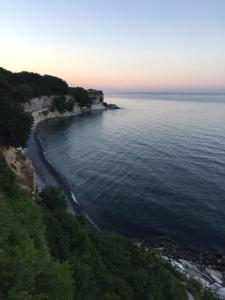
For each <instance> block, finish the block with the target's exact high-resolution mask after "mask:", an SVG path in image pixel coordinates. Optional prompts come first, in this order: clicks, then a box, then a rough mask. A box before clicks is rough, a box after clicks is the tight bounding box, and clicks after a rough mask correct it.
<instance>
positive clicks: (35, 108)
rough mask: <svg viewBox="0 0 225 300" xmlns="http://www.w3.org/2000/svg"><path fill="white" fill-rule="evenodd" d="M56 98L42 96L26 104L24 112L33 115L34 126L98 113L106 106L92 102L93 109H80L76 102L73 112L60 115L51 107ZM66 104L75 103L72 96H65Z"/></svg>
mask: <svg viewBox="0 0 225 300" xmlns="http://www.w3.org/2000/svg"><path fill="white" fill-rule="evenodd" d="M55 97H56V96H42V97H37V98H33V99H31V100H30V101H29V102H27V103H25V104H24V110H25V111H27V112H30V113H32V116H33V118H34V125H36V124H38V123H39V122H41V121H43V120H47V119H52V118H64V117H69V116H74V115H78V114H81V113H84V112H90V111H96V110H104V109H105V106H104V105H103V103H102V102H98V101H97V102H92V105H91V108H87V107H82V108H80V107H79V105H78V103H77V102H75V104H74V105H73V109H72V110H71V111H65V112H63V113H60V112H59V111H57V110H55V111H52V110H51V107H52V104H53V101H54V99H55ZM64 97H65V100H66V102H69V101H74V98H73V97H72V96H69V95H66V96H64Z"/></svg>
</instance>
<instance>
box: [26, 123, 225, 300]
mask: <svg viewBox="0 0 225 300" xmlns="http://www.w3.org/2000/svg"><path fill="white" fill-rule="evenodd" d="M45 121H46V120H44V121H41V122H40V123H38V124H36V125H35V127H34V128H33V131H32V134H31V137H30V140H32V145H31V144H30V143H29V145H28V148H27V150H28V151H27V152H28V153H27V156H28V158H29V159H30V160H31V162H32V164H33V167H34V171H35V175H36V176H37V179H38V181H39V183H40V181H41V182H42V183H41V185H42V188H44V187H46V186H48V185H52V184H51V182H52V183H53V185H55V186H58V187H59V188H61V189H62V190H63V191H64V194H65V197H66V199H67V202H68V205H69V208H68V210H69V212H70V213H72V214H73V215H75V214H80V215H81V216H82V217H83V218H84V219H85V221H86V222H87V224H89V225H90V226H93V227H94V228H95V229H97V230H99V231H101V229H100V228H99V227H98V226H97V225H96V224H95V223H94V222H93V221H92V220H91V219H90V218H89V217H88V215H87V214H86V213H85V212H84V210H83V209H82V206H81V205H80V204H79V203H78V201H77V199H76V196H75V195H74V194H73V192H72V190H71V188H70V186H69V184H68V182H67V181H66V178H65V177H64V176H63V175H62V174H60V172H58V171H57V170H56V169H55V167H53V166H52V165H51V164H50V163H49V161H48V159H47V157H46V154H45V151H44V148H43V145H42V142H41V139H40V137H39V135H40V124H43V122H45ZM31 153H32V154H34V153H36V155H29V154H31ZM37 155H38V158H37ZM31 156H32V157H31ZM35 159H38V160H39V161H35ZM39 163H42V168H39V170H38V168H37V164H39ZM43 168H45V169H46V170H47V172H46V174H45V177H48V176H50V177H51V179H50V180H49V178H47V180H46V178H45V179H44V180H43V178H41V177H42V174H41V173H42V172H45V171H46V170H43ZM49 182H50V184H49ZM39 188H41V186H39ZM133 240H134V241H135V239H133ZM135 244H136V245H137V246H138V247H144V248H145V250H146V251H149V250H150V249H153V250H154V249H155V250H156V251H158V252H159V255H160V256H161V258H162V259H163V260H164V261H165V262H167V263H169V264H171V265H172V266H173V267H174V268H175V269H176V270H177V271H178V272H180V273H181V274H183V275H185V276H186V277H187V278H193V279H196V280H197V281H199V282H200V283H201V285H202V286H203V287H204V288H208V289H210V290H212V291H213V292H215V293H216V294H218V290H220V289H224V292H225V256H224V254H223V253H216V252H215V251H213V250H212V251H211V252H210V251H208V252H200V251H192V250H188V249H184V248H182V247H179V246H178V245H177V244H176V243H175V242H173V241H171V240H170V239H169V238H168V237H159V240H158V241H157V242H153V243H152V244H151V243H147V242H144V241H139V240H138V239H136V242H135ZM221 299H225V298H221Z"/></svg>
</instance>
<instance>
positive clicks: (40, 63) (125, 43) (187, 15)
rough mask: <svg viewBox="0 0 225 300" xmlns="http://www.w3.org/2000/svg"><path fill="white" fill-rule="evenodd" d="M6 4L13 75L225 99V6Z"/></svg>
mask: <svg viewBox="0 0 225 300" xmlns="http://www.w3.org/2000/svg"><path fill="white" fill-rule="evenodd" d="M196 2H197V3H196ZM0 4H1V9H0V32H1V47H0V59H1V63H0V66H2V67H4V68H6V69H9V70H12V71H14V72H17V71H22V70H27V71H32V72H38V73H41V74H51V75H54V76H58V77H61V78H63V79H64V80H66V81H67V82H68V83H69V85H72V86H78V85H80V86H84V87H94V88H101V89H128V90H182V89H183V90H214V91H225V1H224V0H217V1H212V0H204V1H203V0H198V1H194V0H190V1H185V0H183V1H182V0H180V1H179V0H170V1H168V0H158V1H153V0H148V1H147V0H140V1H132V0H130V1H128V0H123V1H119V0H115V1H113V2H109V1H103V0H86V1H81V0H77V1H72V0H64V1H57V0H54V1H53V0H48V1H46V0H39V1H34V0H14V1H7V2H6V1H3V0H0Z"/></svg>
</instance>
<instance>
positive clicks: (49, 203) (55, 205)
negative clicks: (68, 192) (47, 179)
mask: <svg viewBox="0 0 225 300" xmlns="http://www.w3.org/2000/svg"><path fill="white" fill-rule="evenodd" d="M39 195H40V197H41V202H40V205H41V206H43V207H46V208H48V209H52V210H54V209H61V210H65V209H66V208H67V203H66V201H65V196H64V193H63V192H62V190H60V189H59V188H56V187H51V186H50V187H48V188H46V189H45V190H43V191H42V192H40V194H39Z"/></svg>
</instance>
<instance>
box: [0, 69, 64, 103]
mask: <svg viewBox="0 0 225 300" xmlns="http://www.w3.org/2000/svg"><path fill="white" fill-rule="evenodd" d="M67 92H68V85H67V83H66V82H65V81H64V80H62V79H60V78H57V77H53V76H49V75H44V76H41V75H39V74H37V73H31V72H19V73H12V72H10V71H7V70H5V69H3V68H0V95H1V96H3V97H10V98H12V99H14V100H16V101H17V102H26V101H27V100H29V99H31V98H34V97H38V96H43V95H46V96H48V95H65V94H66V93H67Z"/></svg>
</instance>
